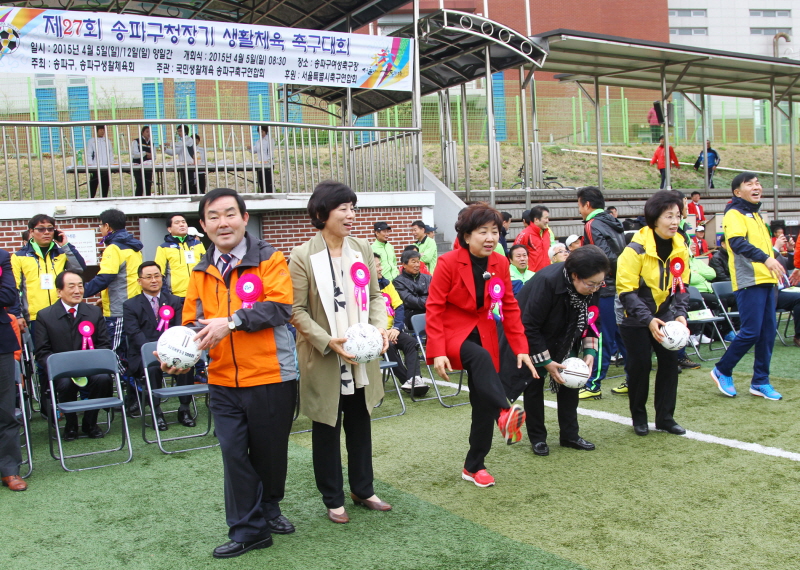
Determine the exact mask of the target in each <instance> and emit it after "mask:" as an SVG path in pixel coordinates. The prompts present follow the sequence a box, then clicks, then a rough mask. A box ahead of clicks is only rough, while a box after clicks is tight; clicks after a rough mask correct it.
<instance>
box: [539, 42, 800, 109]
mask: <svg viewBox="0 0 800 570" xmlns="http://www.w3.org/2000/svg"><path fill="white" fill-rule="evenodd" d="M532 39H533V40H534V41H536V42H537V43H539V45H540V46H541V47H542V48H544V49H546V50H547V51H548V52H549V55H548V57H547V63H546V64H545V66H544V68H543V71H547V72H551V73H556V74H558V75H556V79H559V80H561V81H587V82H592V81H594V78H595V77H596V78H597V79H598V80H599V82H600V83H601V84H602V85H610V86H615V87H631V88H638V89H653V90H657V91H661V88H662V77H661V72H662V70H663V71H664V74H665V80H666V84H667V88H668V90H669V91H670V92H672V91H678V92H684V93H700V90H701V89H703V91H704V92H705V94H706V95H724V96H728V97H746V98H749V99H769V98H770V93H771V85H770V83H771V82H772V81H773V80H774V82H775V90H776V92H777V95H778V99H779V100H781V99H783V98H785V97H787V96H790V95H794V96H797V95H800V82H799V81H798V79H800V62H796V61H794V60H788V59H782V58H775V57H764V56H758V55H750V54H743V53H734V52H726V51H719V50H711V49H703V48H697V47H690V46H681V45H676V44H668V43H661V42H650V41H645V40H634V39H630V38H621V37H616V36H606V35H602V34H592V33H588V32H580V31H576V30H565V29H559V30H553V31H550V32H545V33H542V34H537V35H536V36H534V37H533V38H532Z"/></svg>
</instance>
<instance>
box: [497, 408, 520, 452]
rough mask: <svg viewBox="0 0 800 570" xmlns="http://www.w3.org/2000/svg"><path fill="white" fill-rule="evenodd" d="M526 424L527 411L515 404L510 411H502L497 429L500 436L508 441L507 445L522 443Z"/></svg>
mask: <svg viewBox="0 0 800 570" xmlns="http://www.w3.org/2000/svg"><path fill="white" fill-rule="evenodd" d="M524 423H525V410H523V409H522V406H519V405H517V404H514V405H513V406H511V407H510V408H508V409H503V410H500V417H499V418H497V427H498V428H499V429H500V434H501V435H502V436H503V439H505V440H506V444H508V445H511V444H512V443H518V442H520V441H522V429H521V428H522V426H523V424H524Z"/></svg>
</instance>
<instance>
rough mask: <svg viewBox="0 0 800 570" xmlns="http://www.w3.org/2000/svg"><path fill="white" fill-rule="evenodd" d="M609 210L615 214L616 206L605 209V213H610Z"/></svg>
mask: <svg viewBox="0 0 800 570" xmlns="http://www.w3.org/2000/svg"><path fill="white" fill-rule="evenodd" d="M611 210H614V211H615V212H616V211H617V207H616V206H609V207H607V208H606V212H610V211H611Z"/></svg>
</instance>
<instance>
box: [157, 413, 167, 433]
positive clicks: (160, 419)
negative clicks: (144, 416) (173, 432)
mask: <svg viewBox="0 0 800 570" xmlns="http://www.w3.org/2000/svg"><path fill="white" fill-rule="evenodd" d="M156 425H157V426H158V431H167V430H168V429H169V426H168V425H167V421H166V420H165V419H164V416H163V415H162V414H158V415H157V416H156Z"/></svg>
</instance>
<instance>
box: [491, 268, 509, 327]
mask: <svg viewBox="0 0 800 570" xmlns="http://www.w3.org/2000/svg"><path fill="white" fill-rule="evenodd" d="M505 294H506V284H505V283H503V280H502V279H500V278H499V277H492V280H491V281H489V298H490V299H491V300H492V306H491V307H489V318H490V319H492V318H494V317H492V311H494V308H495V307H497V312H498V314H499V315H500V320H501V321H502V320H503V318H504V317H503V296H504V295H505Z"/></svg>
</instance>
